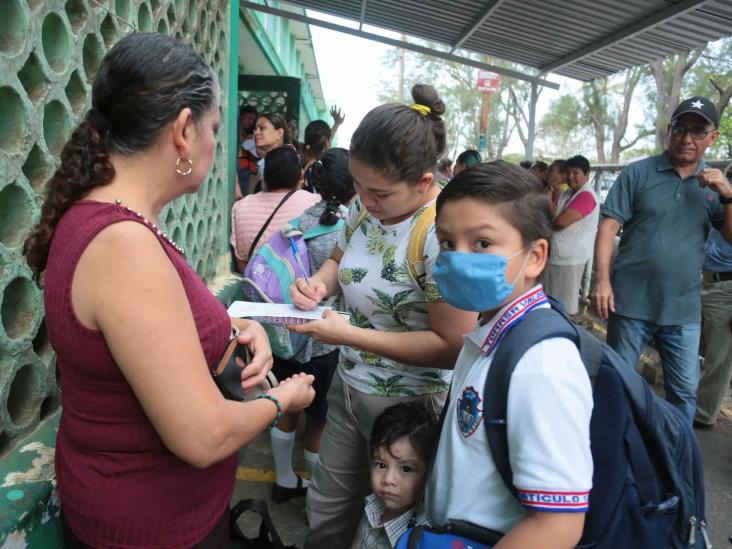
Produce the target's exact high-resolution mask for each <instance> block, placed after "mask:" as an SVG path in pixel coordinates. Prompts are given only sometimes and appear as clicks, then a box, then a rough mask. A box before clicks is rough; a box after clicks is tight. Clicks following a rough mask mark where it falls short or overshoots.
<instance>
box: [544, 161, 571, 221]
mask: <svg viewBox="0 0 732 549" xmlns="http://www.w3.org/2000/svg"><path fill="white" fill-rule="evenodd" d="M545 179H546V183H547V186H548V188H547V191H549V199H550V200H551V203H552V207H553V208H555V209H556V207H557V202H559V197H560V196H561V194H562V192H563V191H566V190H567V189H569V184H568V183H567V161H566V160H562V159H559V158H558V159H557V160H554V161H553V162H552V163H551V164H549V167H548V168H547V170H546V177H545Z"/></svg>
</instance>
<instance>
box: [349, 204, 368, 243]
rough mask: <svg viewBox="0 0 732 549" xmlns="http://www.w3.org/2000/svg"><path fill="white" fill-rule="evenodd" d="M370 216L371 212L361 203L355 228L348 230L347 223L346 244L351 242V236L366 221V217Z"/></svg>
mask: <svg viewBox="0 0 732 549" xmlns="http://www.w3.org/2000/svg"><path fill="white" fill-rule="evenodd" d="M368 216H369V212H368V210H367V209H366V208H364V207H363V205H361V211H360V212H358V217H357V218H356V224H355V225H354V226H353V229H351V230H348V225H346V244H349V243H350V242H351V237H353V234H354V233H355V232H356V231H357V230H358V228H359V227H360V226H361V223H363V222H364V221H366V218H367V217H368Z"/></svg>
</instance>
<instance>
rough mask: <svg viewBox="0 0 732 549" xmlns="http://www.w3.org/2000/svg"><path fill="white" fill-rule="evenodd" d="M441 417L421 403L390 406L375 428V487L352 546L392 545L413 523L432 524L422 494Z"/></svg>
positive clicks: (355, 548)
mask: <svg viewBox="0 0 732 549" xmlns="http://www.w3.org/2000/svg"><path fill="white" fill-rule="evenodd" d="M436 441H437V421H436V418H435V417H434V414H431V413H429V412H428V411H427V409H426V408H425V407H424V405H423V404H422V403H421V402H400V403H399V404H395V405H393V406H389V407H388V408H386V409H385V410H384V411H383V412H382V413H381V414H380V415H379V416H378V417H377V418H376V420H375V421H374V426H373V428H372V430H371V440H370V448H371V488H372V490H373V493H372V494H370V495H369V496H367V497H366V508H365V511H364V517H363V519H362V520H361V525H360V526H359V528H358V533H357V534H356V538H355V540H354V542H353V549H392V548H393V547H395V546H396V543H397V540H398V539H399V537H400V536H401V535H402V534H403V533H404V532H405V531H406V530H407V528H408V527H410V526H419V525H423V524H427V519H426V517H425V514H424V507H423V504H422V494H423V491H424V483H425V479H426V476H427V464H428V462H429V460H430V458H431V457H432V454H433V452H434V446H435V442H436Z"/></svg>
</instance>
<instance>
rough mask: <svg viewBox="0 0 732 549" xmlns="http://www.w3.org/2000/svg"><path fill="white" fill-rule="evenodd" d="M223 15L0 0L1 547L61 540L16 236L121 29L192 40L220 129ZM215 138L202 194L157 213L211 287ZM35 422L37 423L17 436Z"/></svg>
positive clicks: (50, 393)
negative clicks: (211, 80) (213, 87)
mask: <svg viewBox="0 0 732 549" xmlns="http://www.w3.org/2000/svg"><path fill="white" fill-rule="evenodd" d="M230 20H231V6H230V2H229V0H0V456H1V457H0V543H2V544H3V547H5V546H6V545H7V544H8V543H11V545H12V546H13V547H20V546H22V545H24V544H28V545H32V546H33V547H58V546H59V537H58V536H59V531H58V524H57V521H56V520H51V519H53V518H54V517H57V515H58V502H57V501H55V499H54V498H53V497H52V479H53V446H54V443H55V429H56V422H57V420H58V415H57V414H54V412H56V411H57V409H58V407H59V401H60V398H59V388H58V380H57V379H56V373H55V366H54V358H53V352H52V349H51V348H50V345H49V342H48V337H47V333H46V329H45V325H44V322H43V306H42V294H41V290H39V289H38V288H37V287H36V285H35V284H34V283H33V282H32V280H31V273H30V270H29V269H28V267H27V265H26V263H25V260H24V258H23V256H22V255H21V246H22V243H23V240H24V239H25V237H26V235H27V233H28V230H29V229H30V227H31V226H32V225H33V224H34V223H35V222H36V220H37V219H38V215H39V208H40V203H41V201H42V196H43V192H44V185H45V183H46V181H47V180H48V178H49V176H50V175H51V174H52V173H53V171H54V169H55V168H56V165H57V162H58V158H59V153H60V151H61V149H62V147H63V145H64V143H65V142H66V139H67V138H68V136H69V135H70V133H71V131H72V130H73V128H74V126H75V125H76V124H77V123H78V121H79V120H80V118H81V117H83V116H84V114H85V112H86V109H87V108H88V106H89V103H90V92H91V82H92V80H93V78H94V75H95V73H96V71H97V69H98V67H99V64H100V62H101V60H102V57H103V56H104V54H105V52H106V51H107V50H108V49H109V48H110V47H111V46H112V45H113V44H114V43H115V42H116V41H117V40H118V39H119V38H121V37H122V36H124V35H126V34H128V33H130V32H134V31H136V30H141V31H158V32H163V33H167V34H171V35H174V36H176V37H177V38H179V39H181V40H183V41H184V42H188V43H192V44H193V46H194V47H195V49H196V50H197V51H198V52H199V53H200V54H201V55H203V57H204V58H205V59H206V60H207V61H208V62H209V63H210V64H211V65H212V66H213V67H214V69H215V70H216V72H217V74H218V77H219V83H220V86H221V90H222V101H221V108H222V122H223V126H224V130H226V129H227V128H226V126H227V123H228V122H229V116H228V114H229V113H228V110H229V109H228V103H229V101H228V98H229V96H230V95H232V94H231V93H230V92H229V85H230V81H229V74H230V59H229V51H230V49H231V47H230V40H231V36H230V29H231V26H230ZM237 24H238V21H237ZM234 36H236V32H235V31H234ZM234 39H235V38H234ZM233 66H234V67H236V59H234V60H233ZM234 93H235V92H234ZM234 105H236V100H234ZM234 132H235V130H234ZM219 136H220V138H219V142H218V143H217V145H216V159H215V163H214V166H213V169H212V171H211V175H210V177H209V178H208V179H207V181H206V182H205V184H204V185H203V187H202V189H201V192H200V193H198V194H197V195H189V196H186V197H183V198H181V199H179V200H177V201H176V202H175V203H173V204H172V205H171V206H170V207H169V208H167V209H166V210H165V211H164V212H163V213H162V216H161V220H162V221H163V224H164V225H165V229H166V230H167V231H168V233H169V234H171V235H172V237H173V239H174V240H175V241H177V242H179V243H181V244H182V245H183V246H184V248H185V249H186V257H187V258H188V260H189V262H190V263H191V265H192V266H193V267H194V268H195V269H196V270H197V271H198V272H199V274H201V276H202V277H203V278H204V279H205V280H206V281H207V283H209V285H210V286H211V287H212V288H214V289H220V288H222V287H225V286H226V284H225V280H226V277H227V275H228V273H229V266H228V265H229V261H228V257H229V256H228V244H227V240H228V230H229V229H228V224H229V221H228V217H229V209H230V204H231V199H232V198H231V192H232V191H231V187H232V186H231V185H230V184H228V183H227V182H228V181H231V178H230V177H229V174H230V173H232V172H231V169H232V168H233V157H232V159H231V160H229V157H230V156H231V155H230V154H229V146H228V139H230V138H231V137H233V134H231V132H230V131H221V132H219ZM171 169H172V168H171ZM229 288H230V286H229ZM47 418H48V421H43V420H44V419H47ZM39 425H41V428H40V429H39V430H38V431H35V432H33V433H32V434H31V435H29V436H27V437H26V438H22V437H24V435H28V434H29V433H31V431H33V430H34V429H36V427H38V426H39ZM11 540H12V541H11Z"/></svg>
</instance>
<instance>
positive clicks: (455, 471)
mask: <svg viewBox="0 0 732 549" xmlns="http://www.w3.org/2000/svg"><path fill="white" fill-rule="evenodd" d="M539 307H549V304H548V303H547V302H546V298H545V297H544V292H543V289H542V287H541V285H539V286H536V287H534V288H532V289H531V290H530V291H529V292H527V293H526V294H524V295H522V296H521V297H519V298H518V299H516V300H515V301H513V302H511V303H509V304H508V305H506V306H505V307H503V308H502V309H501V310H500V311H499V312H498V313H497V314H496V316H495V317H494V318H493V319H491V320H490V321H489V322H488V323H487V324H485V325H484V326H479V327H478V328H477V329H476V330H475V331H474V332H472V333H470V334H467V335H466V336H465V337H464V345H463V349H462V351H461V353H460V356H459V358H458V360H457V363H456V365H455V371H454V374H453V380H452V387H451V389H450V403H449V408H448V411H447V416H446V417H445V423H444V425H443V427H442V432H441V434H440V441H439V444H438V449H437V453H436V456H435V462H434V465H433V467H432V471H431V473H430V477H429V480H428V483H427V516H428V519H429V521H430V523H431V524H432V525H434V526H445V524H446V523H447V522H448V520H463V521H468V522H471V523H473V524H477V525H479V526H483V527H485V528H490V529H492V530H497V531H499V532H508V531H509V530H510V529H511V528H513V527H514V526H515V525H516V523H517V522H518V521H519V520H521V519H522V518H523V517H524V516H525V514H526V511H527V510H536V511H543V512H560V513H561V512H563V513H568V512H569V513H571V512H586V511H587V508H588V499H589V497H588V496H589V491H590V488H591V487H592V455H591V453H590V416H591V414H592V387H591V384H590V380H589V377H588V376H587V372H586V370H585V367H584V365H583V364H582V361H581V359H580V355H579V351H578V350H577V347H576V346H575V345H574V344H573V343H572V342H571V341H569V340H567V339H564V338H554V339H547V340H545V341H542V342H541V343H539V344H537V345H534V346H533V347H531V348H530V349H529V350H528V351H527V352H526V354H525V355H524V356H523V358H522V359H521V360H520V361H519V363H518V364H517V366H516V369H515V370H514V373H513V376H512V378H511V384H510V387H509V391H508V409H507V418H506V420H507V430H508V446H509V458H510V461H511V467H512V469H513V483H514V485H515V486H516V487H517V488H518V491H519V495H520V497H521V500H522V503H521V504H520V503H519V502H518V501H516V499H515V498H514V497H513V496H512V495H511V492H509V490H508V489H507V488H506V486H505V485H504V483H503V481H502V480H501V476H500V474H499V473H498V470H497V469H496V467H495V463H494V462H493V458H492V456H491V454H490V449H489V446H488V439H487V437H486V433H485V426H484V425H483V413H482V412H483V406H484V405H486V404H485V403H484V401H483V390H484V386H485V380H486V376H487V374H488V370H489V369H490V366H491V362H492V360H493V356H494V355H495V349H496V348H497V346H498V345H500V343H501V339H502V334H504V333H505V332H506V331H507V329H509V328H510V326H511V325H513V324H514V323H516V322H520V319H521V317H522V316H523V315H524V314H526V313H527V311H529V310H531V309H533V308H539ZM488 405H490V403H488Z"/></svg>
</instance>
